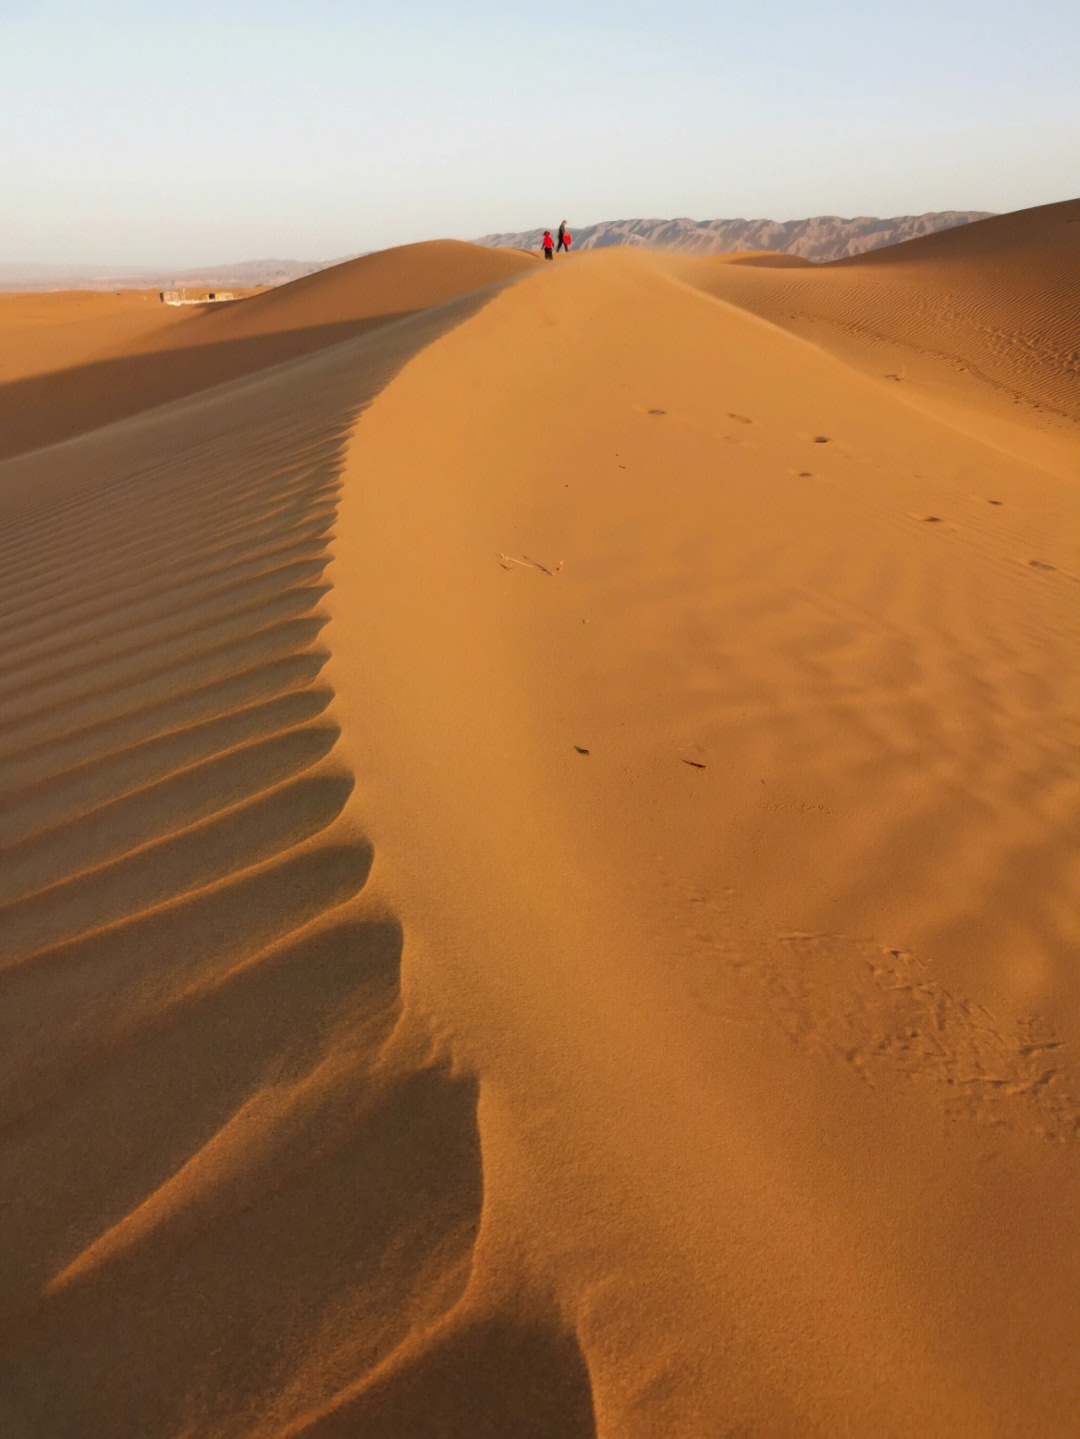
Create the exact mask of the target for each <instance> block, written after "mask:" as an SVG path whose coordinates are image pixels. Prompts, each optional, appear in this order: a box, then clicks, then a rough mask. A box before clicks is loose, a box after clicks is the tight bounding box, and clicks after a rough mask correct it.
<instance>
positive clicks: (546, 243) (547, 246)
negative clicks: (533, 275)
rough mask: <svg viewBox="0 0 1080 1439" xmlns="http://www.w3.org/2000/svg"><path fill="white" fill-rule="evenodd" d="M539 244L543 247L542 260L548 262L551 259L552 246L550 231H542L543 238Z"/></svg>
mask: <svg viewBox="0 0 1080 1439" xmlns="http://www.w3.org/2000/svg"><path fill="white" fill-rule="evenodd" d="M540 243H541V245H542V246H543V247H544V259H545V260H550V259H551V246H552V240H551V231H550V230H545V231H544V238H543V239H542V240H541V241H540Z"/></svg>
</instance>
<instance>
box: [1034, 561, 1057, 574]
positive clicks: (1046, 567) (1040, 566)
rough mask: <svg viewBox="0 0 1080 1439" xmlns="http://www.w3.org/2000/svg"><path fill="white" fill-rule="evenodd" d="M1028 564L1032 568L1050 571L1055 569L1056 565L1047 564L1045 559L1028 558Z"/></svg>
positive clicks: (1052, 571)
mask: <svg viewBox="0 0 1080 1439" xmlns="http://www.w3.org/2000/svg"><path fill="white" fill-rule="evenodd" d="M1028 564H1029V565H1030V566H1031V568H1032V569H1033V570H1048V571H1050V572H1051V573H1054V572H1056V571H1057V565H1048V564H1047V563H1046V561H1045V560H1028Z"/></svg>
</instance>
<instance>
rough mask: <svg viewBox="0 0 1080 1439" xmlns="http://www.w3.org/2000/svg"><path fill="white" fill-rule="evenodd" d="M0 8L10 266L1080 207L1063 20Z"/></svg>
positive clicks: (637, 8) (29, 0) (688, 8)
mask: <svg viewBox="0 0 1080 1439" xmlns="http://www.w3.org/2000/svg"><path fill="white" fill-rule="evenodd" d="M456 10H458V7H455V6H451V5H447V4H445V3H443V4H435V3H431V0H397V3H395V0H384V3H382V4H379V5H373V4H370V3H364V0H352V3H344V0H309V3H307V4H300V3H296V0H265V3H262V4H256V3H251V0H232V3H231V4H230V5H228V6H222V5H221V0H213V3H203V0H192V3H187V4H183V3H179V0H177V3H171V4H164V3H159V0H140V3H138V4H134V3H130V0H103V3H100V4H88V3H72V0H25V3H21V0H20V3H13V0H0V263H2V262H5V261H7V262H14V261H19V262H26V263H32V262H37V263H44V264H65V263H68V264H78V263H83V262H86V263H90V264H103V265H116V266H122V265H133V266H134V265H177V266H181V265H187V264H192V265H198V264H206V263H214V262H225V261H237V260H244V259H254V258H263V257H270V256H273V257H278V258H290V259H312V260H322V259H331V258H337V257H340V256H344V255H348V254H354V253H356V252H358V251H361V250H370V249H377V248H382V247H384V246H387V245H395V244H402V243H407V242H409V241H412V240H421V239H429V238H433V237H436V236H443V235H450V236H456V237H459V238H462V239H469V238H473V237H475V236H477V235H481V234H484V233H487V232H490V231H495V230H520V229H528V228H532V227H534V226H538V225H541V224H550V223H554V222H557V221H558V220H559V219H561V218H562V216H563V215H566V216H567V217H568V218H569V219H570V220H571V226H572V227H573V225H579V226H580V225H585V224H591V223H593V222H595V221H598V220H605V219H620V218H628V217H635V216H663V217H671V216H680V215H688V216H692V217H694V218H696V219H716V218H733V217H737V216H743V217H747V218H749V217H768V218H772V219H781V220H786V219H795V218H801V217H803V216H806V215H816V214H842V215H849V216H850V215H858V214H877V215H896V214H910V213H917V212H921V211H924V210H940V209H983V210H1013V209H1019V208H1022V207H1025V206H1028V205H1036V204H1043V203H1047V202H1050V201H1055V200H1063V199H1069V198H1072V197H1073V196H1075V195H1077V194H1080V181H1078V179H1077V161H1078V160H1080V99H1078V92H1077V76H1078V75H1080V18H1078V12H1077V8H1076V0H1026V3H1025V0H890V3H889V4H887V5H879V4H876V3H874V0H862V3H855V0H818V3H804V0H729V3H725V4H720V3H717V0H667V3H666V4H663V5H646V4H644V3H641V0H623V3H614V0H600V3H594V4H581V5H574V4H573V3H567V4H563V5H556V4H551V3H549V4H546V5H539V4H537V3H535V0H531V3H525V0H501V3H498V4H494V3H484V4H466V5H465V6H464V7H462V8H461V9H460V11H459V13H454V12H455V11H456Z"/></svg>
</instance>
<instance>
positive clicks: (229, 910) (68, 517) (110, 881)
mask: <svg viewBox="0 0 1080 1439" xmlns="http://www.w3.org/2000/svg"><path fill="white" fill-rule="evenodd" d="M436 248H438V247H436ZM449 248H451V250H452V249H453V248H454V247H449ZM445 258H446V257H445V254H443V253H438V254H437V255H436V259H437V260H438V261H439V262H440V263H441V264H442V271H441V274H440V287H433V286H432V285H431V284H428V285H427V286H426V288H421V289H420V290H419V291H418V294H417V297H416V299H417V303H415V304H412V305H410V304H408V303H406V304H405V305H404V308H405V309H406V310H411V311H412V312H413V314H412V318H409V319H405V320H398V321H397V322H396V323H394V324H391V325H390V326H389V327H388V328H387V329H385V330H383V331H381V332H380V335H379V339H378V343H373V342H372V340H371V339H370V338H367V339H357V340H354V341H346V342H345V343H344V344H338V345H336V346H333V347H331V348H329V349H322V350H320V351H319V352H318V353H317V354H314V355H309V356H306V357H303V358H299V359H296V360H294V361H293V362H292V363H290V364H287V365H282V366H279V367H278V368H276V369H275V370H274V371H273V372H272V373H270V374H269V375H267V376H265V377H256V378H255V379H252V380H247V381H239V382H234V383H232V384H227V385H224V386H219V387H216V388H213V389H209V390H207V391H206V392H205V393H202V394H200V395H199V396H198V397H197V398H195V399H191V400H185V401H182V402H180V403H176V404H172V405H167V406H165V407H163V408H160V409H154V410H151V411H148V412H145V413H142V414H140V415H139V416H137V417H135V418H133V419H131V420H128V421H127V422H125V423H124V424H119V425H112V426H109V427H106V428H105V429H102V430H99V431H97V432H96V433H94V434H91V435H88V436H86V437H84V438H82V439H79V440H76V441H71V442H68V443H66V444H61V445H57V446H53V447H51V448H46V449H42V450H39V451H37V452H35V453H34V454H32V455H29V456H27V457H25V458H23V459H19V460H9V461H8V462H7V463H6V464H5V465H4V466H3V468H2V470H0V482H2V485H3V503H4V513H3V519H4V526H3V572H2V573H3V578H2V582H0V624H2V626H3V630H2V633H3V652H2V683H3V697H4V698H3V712H2V716H0V783H2V786H3V805H2V825H3V830H2V841H0V842H2V846H3V866H2V873H0V955H2V968H0V991H2V1002H0V1028H2V1031H3V1055H4V1058H3V1064H2V1075H0V1081H2V1082H0V1191H2V1194H3V1213H4V1226H3V1227H4V1242H3V1264H2V1266H0V1272H2V1278H0V1293H2V1306H3V1315H4V1320H3V1325H2V1328H3V1349H2V1353H0V1366H2V1367H0V1428H2V1429H3V1432H4V1433H5V1434H11V1435H16V1434H20V1435H22V1434H25V1435H31V1434H38V1435H42V1436H45V1435H48V1436H54V1435H71V1436H86V1435H90V1434H102V1435H104V1434H135V1433H144V1434H149V1433H154V1434H182V1433H186V1434H212V1433H221V1434H224V1433H251V1432H261V1433H278V1432H281V1431H282V1430H283V1428H284V1427H286V1426H287V1425H288V1424H290V1423H291V1422H293V1421H295V1420H297V1418H298V1417H299V1416H302V1415H303V1414H305V1413H307V1412H309V1411H315V1410H318V1409H320V1408H321V1407H324V1406H325V1405H326V1404H327V1403H328V1402H329V1401H330V1399H331V1398H332V1397H333V1396H334V1395H335V1394H336V1393H337V1392H338V1391H339V1390H341V1389H342V1388H344V1387H346V1386H347V1385H354V1384H356V1383H357V1381H358V1380H359V1379H360V1378H361V1377H362V1376H363V1375H365V1374H366V1373H369V1372H370V1373H374V1372H376V1371H378V1369H379V1367H380V1365H381V1364H382V1363H383V1362H384V1361H385V1360H386V1358H387V1357H388V1356H391V1355H393V1354H395V1353H396V1352H398V1351H399V1350H401V1349H402V1348H403V1346H407V1344H408V1342H409V1341H410V1340H411V1339H412V1337H413V1336H414V1335H418V1334H426V1333H428V1332H429V1331H431V1330H432V1329H433V1328H434V1329H437V1328H438V1325H439V1322H440V1321H441V1320H442V1318H443V1316H444V1315H446V1314H447V1313H448V1312H449V1311H451V1310H452V1309H453V1308H454V1306H455V1304H456V1302H457V1300H458V1298H459V1296H460V1294H461V1292H462V1290H463V1287H464V1285H465V1282H466V1278H467V1275H468V1272H469V1266H470V1262H471V1254H472V1250H473V1247H474V1244H475V1240H476V1234H477V1229H478V1224H479V1218H480V1213H481V1205H482V1196H483V1172H482V1162H481V1154H480V1149H479V1140H478V1130H477V1119H476V1108H477V1082H476V1079H475V1077H474V1076H472V1075H469V1074H467V1073H463V1072H454V1071H453V1070H452V1069H451V1067H450V1064H449V1055H448V1054H447V1053H446V1052H445V1051H438V1050H437V1049H436V1047H435V1046H433V1043H432V1037H431V1033H430V1031H429V1029H428V1028H426V1027H425V1026H424V1025H422V1024H415V1025H410V1024H409V1023H408V1022H407V1021H406V1020H405V1019H404V1017H403V1000H402V986H401V955H402V943H403V936H402V931H401V926H400V923H399V922H398V921H397V919H396V917H395V916H394V915H393V914H392V913H391V912H390V911H389V910H387V908H386V906H385V904H382V903H381V902H380V901H379V900H378V899H377V898H372V897H371V896H370V892H369V890H368V889H367V887H366V886H367V880H368V876H369V872H370V869H371V864H372V848H371V844H370V841H369V839H368V838H367V836H366V835H365V834H364V832H363V829H362V827H361V826H358V825H357V824H356V823H355V822H354V821H351V820H349V819H348V818H346V817H345V816H344V815H343V809H344V807H345V804H346V801H347V799H348V797H349V795H350V793H351V790H352V788H353V783H354V781H353V777H352V773H351V769H350V766H349V764H348V763H347V761H346V760H345V759H344V757H343V755H342V753H341V747H340V743H339V740H340V729H339V726H338V724H337V723H336V722H335V720H334V718H333V716H332V699H333V696H332V691H331V689H330V687H329V686H328V684H327V682H326V678H325V664H326V660H327V653H328V652H327V650H326V647H325V638H324V631H325V626H326V619H327V615H326V608H325V602H326V596H327V591H328V586H327V582H326V566H327V561H328V558H329V553H330V550H329V546H330V543H331V534H332V528H333V524H334V516H335V509H336V503H337V496H338V490H339V483H340V471H341V464H342V457H343V453H344V446H345V441H346V436H347V433H348V430H349V426H350V425H351V423H352V422H353V419H354V417H355V415H356V413H357V411H358V410H359V409H360V408H361V407H362V406H363V405H365V404H366V403H367V402H368V401H369V400H370V398H371V395H372V394H373V393H374V392H375V391H376V390H377V389H378V388H379V387H380V386H381V385H382V384H385V382H386V379H387V378H388V376H389V375H390V374H391V373H392V372H393V370H394V369H395V368H398V367H400V366H401V365H402V364H403V363H405V361H406V360H407V357H408V355H409V354H410V353H412V352H413V351H415V350H416V349H417V348H418V347H421V346H423V345H424V344H426V343H429V342H430V341H431V339H432V338H433V337H434V336H435V335H437V334H438V333H439V332H440V330H442V329H444V328H445V327H446V326H447V325H451V324H453V323H456V322H458V321H460V319H461V318H462V316H463V315H464V314H466V313H467V312H468V310H469V308H470V307H473V306H475V305H476V304H478V303H481V302H482V299H483V297H484V294H485V293H489V289H488V288H487V287H490V286H491V284H493V283H498V282H499V281H500V279H502V278H505V270H504V269H502V268H501V267H500V265H499V263H498V258H497V259H496V263H495V264H494V265H491V266H489V268H488V269H487V270H486V271H478V269H477V267H476V266H475V264H472V263H466V264H465V265H463V266H462V267H461V268H460V272H459V273H458V274H457V275H456V276H455V275H454V273H453V272H452V267H450V266H447V265H446V264H445V263H443V262H444V261H445ZM466 258H467V259H468V257H466ZM482 258H484V259H487V256H486V255H482ZM389 263H390V265H391V268H392V258H391V261H390V262H389ZM410 263H411V257H406V262H405V263H404V265H403V266H402V269H403V275H399V276H398V279H399V283H400V284H401V289H402V293H403V295H407V294H408V283H407V276H408V269H409V264H410ZM353 278H354V277H353V276H351V275H348V274H347V275H345V276H340V277H337V281H336V283H337V284H338V287H339V289H340V290H342V291H343V293H342V294H341V295H339V299H340V300H341V301H342V302H343V303H344V302H346V301H347V300H348V298H349V297H350V295H355V288H354V285H353ZM342 281H343V282H344V284H342V283H341V282H342ZM478 281H479V282H481V284H482V286H483V287H484V289H483V290H482V293H481V294H480V295H479V296H477V295H474V294H473V291H474V290H475V288H476V284H477V282H478ZM330 283H331V284H333V283H335V280H334V277H330ZM455 288H456V290H457V291H458V292H459V294H461V295H462V298H460V299H458V300H454V299H450V300H449V301H448V302H447V303H443V304H438V303H437V304H435V305H434V307H432V305H430V304H424V303H423V302H424V301H425V300H428V301H429V300H431V298H432V295H433V294H435V295H437V296H439V298H440V299H445V297H446V296H447V294H449V295H453V293H454V291H455ZM278 308H286V309H287V300H286V302H285V305H284V306H282V307H277V308H276V307H274V306H269V307H268V306H264V307H263V312H264V313H268V314H269V319H268V321H267V324H268V325H269V326H270V327H271V328H272V326H273V325H274V324H275V323H276V322H277V319H278V312H277V309H278ZM289 323H290V324H291V320H290V321H289ZM299 348H300V349H301V350H303V349H304V348H305V347H304V345H303V344H301V345H300V346H299ZM109 373H111V372H110V371H109V370H108V368H107V367H106V369H105V374H106V376H107V375H108V374H109ZM98 378H99V379H100V378H101V377H100V376H98ZM94 382H95V379H94V374H93V372H91V373H90V375H89V377H88V383H91V384H93V383H94ZM454 1343H455V1344H456V1345H457V1346H458V1348H459V1349H461V1350H462V1352H467V1353H471V1354H472V1356H473V1363H474V1367H475V1368H476V1370H477V1372H479V1369H481V1368H482V1367H483V1366H484V1365H485V1364H486V1363H489V1362H490V1356H492V1355H498V1354H503V1353H506V1354H509V1355H511V1356H513V1357H514V1359H515V1361H516V1362H517V1363H518V1365H519V1367H521V1368H522V1369H523V1370H524V1371H526V1372H527V1373H528V1374H531V1375H534V1376H539V1375H541V1374H550V1373H551V1372H555V1373H556V1374H558V1373H560V1372H563V1371H565V1372H567V1373H568V1375H569V1376H570V1377H569V1379H568V1384H569V1385H570V1391H568V1392H571V1391H573V1386H574V1385H575V1384H576V1385H577V1390H578V1391H579V1399H578V1400H577V1401H576V1402H577V1403H578V1407H579V1408H581V1406H582V1405H584V1409H583V1411H582V1412H583V1413H584V1415H585V1416H586V1417H587V1416H588V1413H589V1409H588V1386H587V1381H586V1380H585V1378H584V1370H583V1366H582V1364H581V1361H580V1359H577V1358H575V1351H574V1348H573V1344H572V1341H570V1340H569V1339H567V1338H566V1337H565V1336H563V1335H562V1334H561V1332H560V1331H558V1330H557V1329H552V1327H551V1326H550V1325H547V1324H537V1323H533V1322H518V1323H513V1322H511V1321H509V1320H506V1321H503V1322H501V1323H500V1324H499V1325H497V1326H493V1325H491V1324H488V1325H487V1326H486V1327H481V1328H476V1327H475V1326H474V1327H473V1328H469V1327H468V1326H465V1327H463V1328H462V1329H461V1330H460V1333H459V1334H458V1336H457V1337H456V1338H455V1340H454ZM424 1354H425V1357H424V1358H423V1360H422V1363H423V1364H424V1365H425V1366H426V1371H425V1372H429V1373H430V1375H431V1378H430V1379H429V1380H428V1386H427V1387H428V1390H429V1391H430V1392H429V1397H428V1400H427V1402H426V1405H425V1413H426V1415H427V1422H429V1423H431V1424H435V1425H439V1424H440V1423H442V1422H443V1420H442V1419H441V1418H440V1414H441V1410H440V1407H439V1401H438V1400H437V1399H436V1398H434V1396H435V1395H436V1394H437V1393H438V1392H439V1391H445V1396H446V1397H445V1403H446V1404H451V1403H452V1402H453V1399H454V1385H455V1384H456V1383H457V1378H456V1375H455V1374H454V1373H453V1366H452V1365H449V1362H448V1361H443V1360H442V1359H440V1358H439V1354H438V1350H437V1348H436V1347H434V1346H429V1348H428V1349H427V1350H425V1351H424ZM418 1362H420V1361H418ZM575 1366H576V1367H575ZM537 1382H538V1380H534V1381H533V1387H534V1388H535V1387H536V1383H537ZM382 1392H383V1393H384V1394H385V1392H387V1391H386V1389H385V1385H384V1389H383V1391H382ZM389 1392H391V1393H392V1390H391V1391H389ZM542 1399H543V1396H539V1397H537V1396H533V1401H534V1402H533V1403H532V1404H531V1408H530V1414H531V1415H532V1416H533V1417H530V1418H527V1419H526V1420H525V1421H524V1422H523V1423H522V1425H520V1426H518V1425H515V1424H514V1422H513V1419H514V1414H515V1412H516V1410H517V1408H519V1407H520V1405H519V1404H518V1402H517V1401H516V1400H515V1398H514V1395H513V1394H512V1393H509V1392H508V1395H507V1397H506V1399H505V1402H504V1404H503V1408H502V1411H501V1413H502V1420H503V1421H505V1422H506V1423H507V1424H509V1426H510V1428H509V1429H508V1430H502V1431H500V1432H511V1431H513V1430H515V1429H517V1430H518V1431H519V1432H522V1433H528V1432H532V1431H530V1429H529V1423H531V1422H534V1417H535V1415H536V1414H540V1415H541V1416H542V1414H543V1413H544V1404H543V1402H541V1400H542ZM378 1402H382V1403H384V1404H385V1402H387V1401H386V1400H385V1398H384V1399H382V1400H380V1401H378ZM521 1402H522V1403H523V1402H524V1398H522V1401H521ZM572 1407H573V1406H572V1402H571V1404H570V1408H572ZM565 1412H567V1413H568V1412H570V1410H569V1409H565ZM563 1413H564V1407H563V1406H561V1407H560V1415H562V1414H563ZM539 1422H543V1420H542V1419H541V1420H540V1421H539ZM372 1432H376V1431H375V1430H372ZM415 1432H418V1433H419V1432H422V1431H421V1429H419V1428H418V1429H416V1431H415ZM433 1432H434V1431H433ZM478 1432H479V1431H478ZM545 1432H554V1430H552V1429H548V1430H546V1431H545ZM569 1432H571V1433H573V1432H585V1431H584V1430H580V1431H575V1430H574V1429H573V1428H571V1430H570V1431H569Z"/></svg>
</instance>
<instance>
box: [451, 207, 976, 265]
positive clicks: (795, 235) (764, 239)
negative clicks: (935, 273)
mask: <svg viewBox="0 0 1080 1439" xmlns="http://www.w3.org/2000/svg"><path fill="white" fill-rule="evenodd" d="M991 213H992V212H991V211H988V210H939V211H934V212H933V213H931V214H928V215H899V216H896V217H895V218H893V219H885V220H883V219H878V218H877V217H875V216H867V215H863V216H859V217H858V218H856V219H853V220H845V219H843V218H842V217H841V216H839V215H817V216H815V217H814V218H813V219H809V220H686V219H680V220H605V221H603V222H602V223H601V224H599V225H583V226H581V227H580V228H575V227H574V226H571V227H570V229H571V234H572V235H573V237H574V240H573V244H574V249H575V250H600V249H604V248H606V247H607V246H609V245H647V246H649V247H650V248H652V249H663V250H679V251H682V252H683V253H688V254H701V255H706V254H727V253H731V252H732V251H735V250H776V251H781V252H783V253H785V254H788V255H801V256H802V257H803V259H806V260H817V261H825V260H841V259H844V258H845V257H846V256H850V255H861V254H863V253H864V252H865V251H867V250H878V249H881V248H882V246H884V245H896V244H899V243H900V241H901V240H912V239H914V238H915V237H916V236H917V235H932V234H934V233H935V232H937V231H938V230H951V229H954V228H955V227H956V226H957V225H966V224H968V222H969V221H971V220H985V219H987V218H988V216H989V215H990V214H991ZM552 233H554V229H553V230H552ZM542 235H543V230H524V231H520V232H518V233H516V234H501V235H485V236H484V237H483V238H482V239H481V240H480V244H482V245H506V246H511V247H513V248H516V249H522V250H537V249H539V247H540V239H541V236H542Z"/></svg>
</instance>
